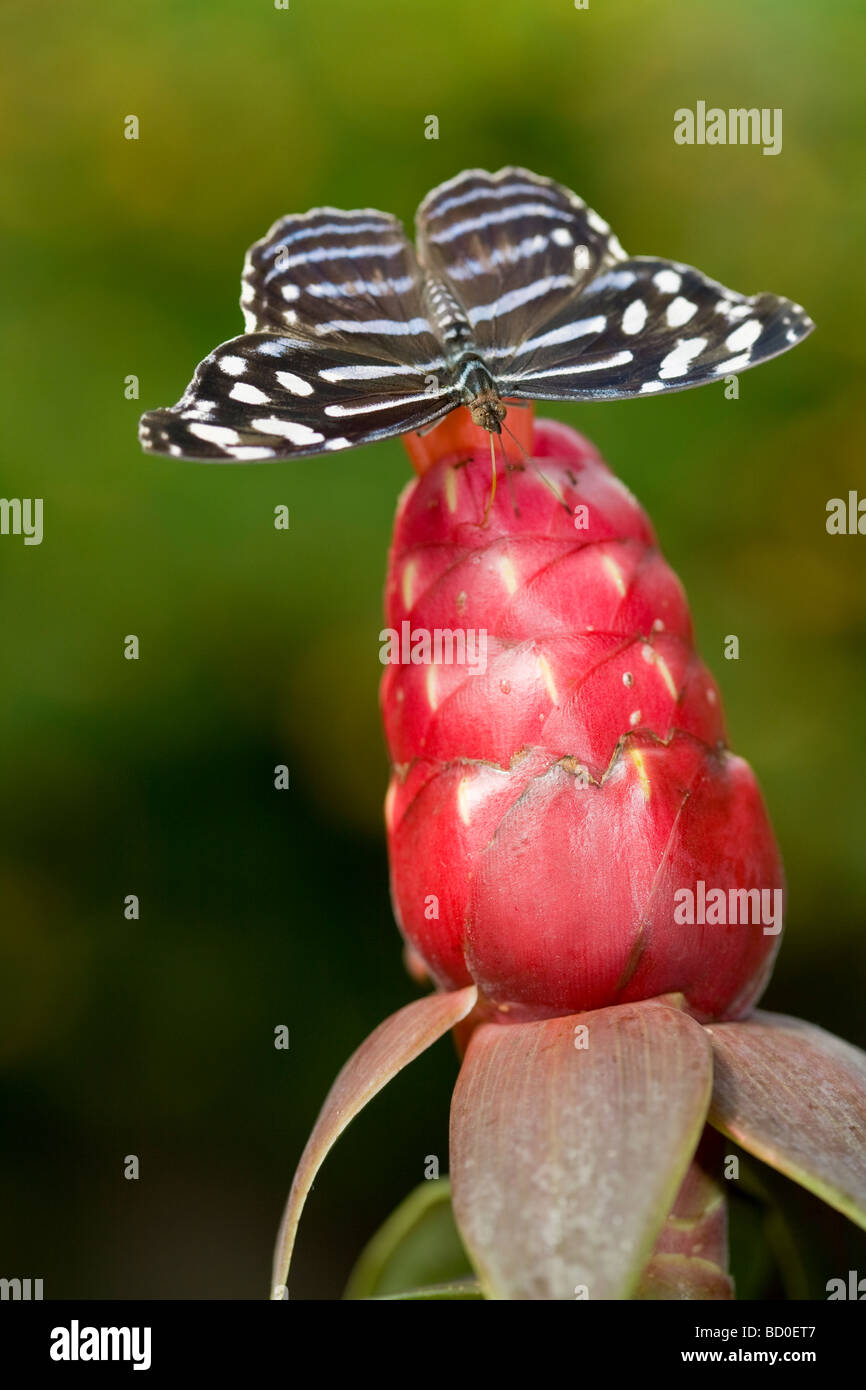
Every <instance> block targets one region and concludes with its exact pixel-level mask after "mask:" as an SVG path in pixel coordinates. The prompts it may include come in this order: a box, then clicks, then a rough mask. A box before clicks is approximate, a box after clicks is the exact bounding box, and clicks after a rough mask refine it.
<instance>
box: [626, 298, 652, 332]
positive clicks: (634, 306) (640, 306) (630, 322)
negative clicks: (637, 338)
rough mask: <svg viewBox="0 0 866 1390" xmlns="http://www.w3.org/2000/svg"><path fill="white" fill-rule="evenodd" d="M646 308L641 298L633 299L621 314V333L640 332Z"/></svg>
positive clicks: (645, 315)
mask: <svg viewBox="0 0 866 1390" xmlns="http://www.w3.org/2000/svg"><path fill="white" fill-rule="evenodd" d="M646 318H647V309H646V305H645V304H644V302H643V300H642V299H633V300H632V302H631V304H629V306H628V308H627V309H626V311H625V313H624V314H623V316H622V331H623V333H640V331H641V329H642V328H643V326H644V324H645V323H646Z"/></svg>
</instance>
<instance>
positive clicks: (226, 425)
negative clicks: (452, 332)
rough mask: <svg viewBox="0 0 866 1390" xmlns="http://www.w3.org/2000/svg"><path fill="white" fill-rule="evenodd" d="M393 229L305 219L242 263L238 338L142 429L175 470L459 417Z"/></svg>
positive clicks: (368, 221) (338, 215) (275, 230)
mask: <svg viewBox="0 0 866 1390" xmlns="http://www.w3.org/2000/svg"><path fill="white" fill-rule="evenodd" d="M422 291H423V276H422V274H421V271H420V269H419V267H418V263H417V260H416V258H415V252H414V250H413V248H412V246H411V244H410V243H409V242H408V241H407V239H406V237H405V235H404V233H403V230H402V228H401V226H400V224H399V222H398V221H397V219H396V218H394V217H390V216H389V215H388V214H386V213H381V212H376V211H375V210H373V209H361V210H357V211H353V212H343V211H340V210H339V209H336V208H316V209H314V210H313V211H312V212H309V213H305V214H304V215H303V216H293V217H285V218H283V219H282V220H281V221H279V222H277V223H276V224H275V226H273V227H272V228H271V230H270V232H269V233H268V235H267V236H266V237H264V238H263V239H262V240H261V241H258V242H256V243H255V245H254V246H253V247H251V249H250V251H249V252H248V253H247V258H246V262H245V265H244V273H243V289H242V294H241V306H242V308H243V311H244V318H245V321H246V327H247V330H248V331H247V333H246V334H245V335H244V336H242V337H239V338H234V339H232V340H231V341H229V342H227V343H223V344H222V346H221V347H218V348H217V349H216V351H215V352H212V353H211V354H210V355H209V356H208V357H206V358H205V359H204V361H203V362H202V363H200V365H199V366H198V368H197V369H196V372H195V375H194V377H193V379H192V381H191V382H190V384H189V386H188V387H187V389H186V391H185V392H184V395H183V397H182V398H181V400H180V401H178V403H177V405H175V406H172V407H171V408H170V409H165V410H152V411H149V412H148V413H147V414H146V415H144V416H143V417H142V421H141V426H140V431H139V434H140V438H141V442H142V445H143V447H144V448H145V449H147V450H149V451H150V452H154V453H168V454H171V455H173V456H174V457H178V458H195V459H213V460H219V459H223V460H257V459H279V458H287V457H294V458H297V457H302V456H306V455H310V454H320V453H324V452H326V451H329V450H334V449H345V448H351V447H354V446H355V445H357V444H366V443H369V442H371V441H373V440H376V439H384V438H387V437H389V436H392V435H398V434H404V433H406V432H407V431H409V430H415V429H420V428H422V427H423V426H424V425H427V424H430V423H432V422H433V421H435V420H437V419H439V418H440V417H441V416H442V415H445V414H446V413H447V412H448V411H449V410H451V409H452V408H453V406H454V405H457V404H459V400H460V397H459V394H458V392H457V391H456V390H455V389H454V387H453V385H452V384H451V379H452V373H451V371H450V369H449V368H448V366H447V364H446V362H445V359H444V356H443V352H442V348H441V346H440V344H439V342H438V339H437V337H436V335H435V333H434V331H433V327H432V325H431V322H430V320H429V317H428V314H427V311H426V309H425V307H424V303H423V298H422Z"/></svg>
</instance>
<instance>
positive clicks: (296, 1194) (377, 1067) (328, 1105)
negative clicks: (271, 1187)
mask: <svg viewBox="0 0 866 1390" xmlns="http://www.w3.org/2000/svg"><path fill="white" fill-rule="evenodd" d="M477 998H478V991H477V990H476V988H475V986H474V985H470V986H469V987H468V988H467V989H460V990H456V991H455V992H454V993H453V994H439V993H437V994H427V995H425V996H424V998H423V999H416V1000H415V1001H414V1002H413V1003H412V1004H407V1005H406V1006H405V1008H402V1009H398V1011H397V1013H395V1014H392V1015H391V1017H390V1018H386V1019H385V1021H384V1023H380V1024H379V1027H378V1028H375V1029H374V1030H373V1032H372V1033H371V1034H370V1036H369V1038H365V1040H364V1042H362V1043H361V1046H360V1047H359V1048H358V1049H357V1051H355V1052H353V1053H352V1056H351V1057H350V1058H349V1060H348V1062H347V1063H346V1064H345V1066H344V1067H343V1069H342V1071H341V1072H340V1073H339V1075H338V1076H337V1079H336V1081H335V1082H334V1084H333V1086H332V1087H331V1089H330V1091H329V1092H328V1094H327V1096H326V1097H325V1103H324V1105H323V1106H322V1109H321V1111H320V1112H319V1118H318V1119H317V1120H316V1123H315V1125H314V1126H313V1132H312V1134H311V1135H310V1137H309V1139H308V1140H307V1144H306V1147H305V1149H304V1152H303V1153H302V1154H301V1160H300V1163H299V1164H298V1168H297V1172H296V1173H295V1180H294V1182H293V1183H292V1188H291V1191H290V1193H289V1200H288V1202H287V1203H286V1209H285V1212H284V1213H283V1220H282V1223H281V1225H280V1230H279V1234H278V1236H277V1246H276V1250H275V1251H274V1264H273V1270H272V1274H271V1298H273V1299H283V1298H285V1297H286V1296H287V1288H286V1280H287V1279H288V1275H289V1264H290V1262H291V1258H292V1250H293V1249H294V1244H295V1235H296V1234H297V1230H298V1222H299V1221H300V1219H301V1212H302V1211H303V1209H304V1203H305V1202H306V1200H307V1193H308V1192H309V1190H310V1188H311V1187H312V1185H313V1181H314V1179H315V1177H316V1174H317V1173H318V1171H319V1169H320V1168H321V1166H322V1163H323V1162H324V1160H325V1158H326V1157H327V1155H328V1153H329V1152H330V1150H331V1148H332V1147H333V1145H334V1144H335V1143H336V1141H337V1139H339V1137H340V1135H341V1134H342V1133H343V1130H344V1129H345V1128H346V1126H347V1125H349V1124H351V1122H352V1120H354V1118H355V1116H356V1115H357V1114H359V1113H360V1111H361V1110H363V1108H364V1106H365V1105H366V1104H367V1102H368V1101H371V1100H372V1099H373V1097H374V1096H375V1095H377V1094H378V1092H379V1091H381V1089H382V1087H383V1086H386V1085H387V1084H388V1082H389V1081H391V1080H393V1078H394V1077H395V1076H396V1075H397V1074H398V1072H400V1071H402V1070H403V1068H404V1067H405V1066H408V1065H409V1063H410V1062H414V1060H415V1058H416V1057H420V1055H421V1053H422V1052H424V1051H426V1049H427V1048H428V1047H431V1046H432V1044H433V1043H434V1042H436V1041H437V1039H438V1038H441V1037H442V1035H443V1033H447V1032H448V1029H449V1028H453V1027H454V1025H455V1023H459V1022H460V1020H461V1019H462V1018H465V1017H466V1015H467V1014H468V1013H469V1012H470V1010H471V1009H472V1008H473V1006H474V1004H475V1001H476V999H477Z"/></svg>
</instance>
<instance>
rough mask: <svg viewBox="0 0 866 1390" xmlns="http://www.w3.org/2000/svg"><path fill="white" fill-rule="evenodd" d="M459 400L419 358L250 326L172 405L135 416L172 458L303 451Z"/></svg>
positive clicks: (144, 435)
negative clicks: (391, 358)
mask: <svg viewBox="0 0 866 1390" xmlns="http://www.w3.org/2000/svg"><path fill="white" fill-rule="evenodd" d="M422 365H423V364H422ZM459 400H460V398H459V394H458V392H457V391H456V390H455V388H454V387H453V386H451V385H449V384H448V383H447V382H446V381H445V380H444V379H442V378H440V377H439V376H437V375H436V373H435V372H432V371H431V372H430V373H428V374H427V377H426V379H425V376H424V375H423V374H422V372H421V366H420V365H419V364H414V363H412V364H407V363H386V362H384V361H382V360H381V359H373V358H370V357H362V356H361V355H360V353H359V351H358V349H357V348H356V347H353V348H352V349H351V350H350V351H349V350H346V349H344V348H342V347H337V346H336V345H335V344H333V343H329V344H328V345H327V347H325V346H320V345H318V344H313V343H305V342H304V341H302V340H299V339H294V338H288V337H285V336H284V335H280V334H275V333H248V334H244V335H243V336H241V337H239V338H232V339H230V341H229V342H227V343H223V344H222V345H221V346H220V347H218V348H217V349H216V350H215V351H214V352H212V353H210V355H209V356H208V357H206V358H205V359H204V361H203V362H201V363H200V364H199V366H198V367H197V368H196V372H195V376H194V377H193V379H192V381H191V382H190V384H189V386H188V387H187V389H186V391H185V392H184V394H183V396H182V398H181V399H180V400H179V401H178V403H177V405H175V406H172V407H171V408H170V409H167V410H150V411H148V412H147V414H145V415H143V416H142V418H141V424H140V426H139V438H140V440H141V443H142V447H143V448H144V449H146V450H147V451H148V452H149V453H155V454H170V455H172V457H174V458H187V459H208V460H214V461H220V460H223V461H226V462H252V461H254V460H267V459H283V458H302V457H306V456H309V455H311V454H322V453H328V452H331V451H333V450H337V449H351V448H354V447H355V445H358V444H369V443H371V442H373V441H374V440H377V439H387V438H389V437H390V436H392V435H398V434H405V433H406V432H407V431H410V430H418V429H422V428H423V427H424V426H425V425H429V424H432V423H433V422H434V421H435V420H438V419H440V418H441V417H442V416H443V415H445V414H447V412H448V411H449V410H452V409H453V407H454V406H455V405H458V404H459Z"/></svg>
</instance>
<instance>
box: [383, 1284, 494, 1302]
mask: <svg viewBox="0 0 866 1390" xmlns="http://www.w3.org/2000/svg"><path fill="white" fill-rule="evenodd" d="M470 1298H471V1299H483V1298H484V1294H483V1293H482V1292H481V1285H480V1284H479V1283H478V1281H477V1279H456V1280H455V1281H454V1282H453V1283H451V1284H428V1285H427V1287H426V1288H423V1289H410V1291H409V1292H408V1293H386V1294H380V1295H378V1298H377V1299H374V1300H373V1301H374V1302H381V1303H388V1302H391V1303H394V1302H399V1303H407V1302H417V1301H421V1300H423V1301H425V1302H428V1303H429V1302H433V1301H436V1302H444V1301H446V1300H447V1301H450V1302H454V1301H456V1300H461V1301H465V1300H466V1299H470Z"/></svg>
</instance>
